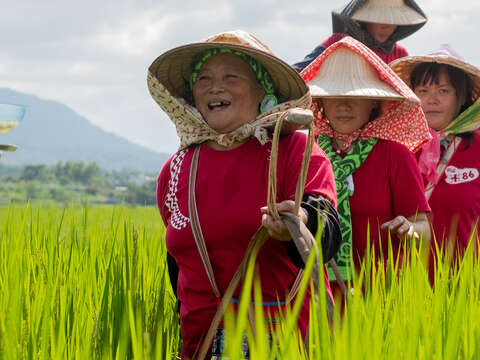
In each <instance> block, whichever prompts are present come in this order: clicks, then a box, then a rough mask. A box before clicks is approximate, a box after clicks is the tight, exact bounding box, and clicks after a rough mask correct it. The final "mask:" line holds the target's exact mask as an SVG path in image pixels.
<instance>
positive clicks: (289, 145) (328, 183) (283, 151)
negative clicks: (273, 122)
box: [277, 132, 337, 208]
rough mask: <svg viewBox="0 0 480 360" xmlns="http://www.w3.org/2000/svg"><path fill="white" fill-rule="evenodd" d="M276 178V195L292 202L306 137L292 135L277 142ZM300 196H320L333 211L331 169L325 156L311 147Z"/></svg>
mask: <svg viewBox="0 0 480 360" xmlns="http://www.w3.org/2000/svg"><path fill="white" fill-rule="evenodd" d="M280 144H281V145H280V146H279V160H278V164H279V167H278V173H277V174H278V177H279V179H281V180H279V181H278V184H279V189H278V191H279V195H280V197H281V198H283V199H290V200H295V190H296V187H297V179H298V176H299V174H300V171H301V168H302V158H303V152H304V150H305V146H306V144H307V135H306V134H304V133H301V132H296V133H294V134H292V135H289V136H285V137H283V138H282V139H281V140H280ZM304 194H320V195H322V196H324V197H325V198H327V199H328V200H329V201H330V202H331V203H332V204H333V205H334V206H335V208H336V207H337V192H336V187H335V178H334V175H333V170H332V165H331V164H330V160H328V157H327V155H326V154H325V153H324V152H323V150H322V149H320V147H319V146H318V145H317V144H314V146H313V150H312V155H311V158H310V163H309V166H308V173H307V179H306V182H305V190H304Z"/></svg>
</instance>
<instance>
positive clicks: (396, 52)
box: [322, 33, 408, 64]
mask: <svg viewBox="0 0 480 360" xmlns="http://www.w3.org/2000/svg"><path fill="white" fill-rule="evenodd" d="M346 35H347V34H340V33H333V34H332V35H331V36H330V37H329V38H327V39H326V40H324V41H323V42H322V46H325V47H326V48H327V47H329V46H330V45H332V44H334V43H336V42H337V41H339V40H341V39H343V38H344V37H345V36H346ZM370 50H372V51H373V52H374V53H375V54H377V55H378V56H379V57H380V58H381V59H382V60H383V61H385V63H387V64H389V63H391V62H392V61H393V60H396V59H399V58H402V57H405V56H408V51H407V49H405V48H404V47H403V46H402V45H399V44H395V46H394V47H393V50H392V51H391V52H389V53H385V52H383V51H382V50H381V49H378V48H374V49H370Z"/></svg>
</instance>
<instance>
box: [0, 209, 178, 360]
mask: <svg viewBox="0 0 480 360" xmlns="http://www.w3.org/2000/svg"><path fill="white" fill-rule="evenodd" d="M0 229H1V230H0V309H1V310H0V358H2V359H23V358H28V359H37V358H45V359H90V358H102V359H117V358H118V359H130V358H148V359H154V358H155V359H165V358H169V357H171V355H172V354H176V353H177V352H178V349H179V335H178V331H179V329H178V315H177V312H176V310H175V306H176V304H175V303H176V301H175V299H174V296H173V293H172V290H171V287H170V284H169V280H168V273H167V269H166V265H165V246H164V232H165V230H164V227H163V226H162V225H161V220H160V218H159V215H158V211H157V210H156V209H154V208H136V209H127V208H122V207H117V208H115V207H94V208H91V207H89V206H87V205H86V206H85V207H83V208H70V209H59V208H56V207H54V206H50V207H47V208H32V207H31V206H30V205H27V206H26V207H22V206H15V205H11V206H9V207H6V208H5V207H4V208H0Z"/></svg>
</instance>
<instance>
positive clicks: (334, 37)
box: [321, 33, 344, 48]
mask: <svg viewBox="0 0 480 360" xmlns="http://www.w3.org/2000/svg"><path fill="white" fill-rule="evenodd" d="M343 37H344V34H340V33H333V34H332V35H330V37H328V38H326V39H325V40H323V42H322V44H321V45H322V46H325V47H326V48H327V47H329V46H330V45H332V44H335V43H336V42H337V41H339V40H341V39H342V38H343Z"/></svg>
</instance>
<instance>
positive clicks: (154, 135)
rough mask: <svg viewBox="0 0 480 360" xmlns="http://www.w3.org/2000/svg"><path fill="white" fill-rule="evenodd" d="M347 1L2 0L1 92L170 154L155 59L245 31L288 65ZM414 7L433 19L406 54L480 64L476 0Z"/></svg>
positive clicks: (171, 136) (320, 36) (431, 1)
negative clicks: (445, 47)
mask: <svg viewBox="0 0 480 360" xmlns="http://www.w3.org/2000/svg"><path fill="white" fill-rule="evenodd" d="M347 1H348V0H329V1H325V0H323V1H322V0H320V1H319V0H305V1H302V2H292V1H290V0H261V1H259V0H245V1H242V2H239V1H232V0H230V1H229V0H227V1H221V2H220V1H218V0H215V1H213V0H204V1H202V2H201V3H199V2H198V1H193V0H183V1H178V0H162V1H158V0H118V1H109V0H107V1H97V0H83V1H81V2H80V1H73V0H70V1H69V0H45V1H35V0H17V1H8V2H6V3H5V4H2V12H0V43H1V44H2V53H1V54H0V80H1V81H0V86H2V87H3V86H6V87H11V88H13V89H15V90H17V91H23V92H26V93H33V94H36V95H38V96H40V97H44V98H47V99H54V100H57V101H61V102H63V103H65V104H66V105H67V106H70V107H72V108H73V109H74V110H75V111H76V112H78V113H80V114H82V115H84V116H86V117H87V118H88V119H89V120H90V121H92V122H93V123H95V124H98V125H100V126H102V127H103V128H105V129H107V130H109V131H112V132H114V133H116V134H119V135H123V136H125V137H128V138H129V139H131V140H133V141H135V142H138V143H142V144H144V145H147V146H149V147H152V148H155V149H157V150H160V151H165V152H173V151H175V149H176V147H177V145H178V140H177V138H176V134H175V129H174V126H173V124H171V122H170V121H169V120H168V118H167V117H166V115H165V114H163V113H162V111H161V110H160V109H159V107H158V106H157V105H156V104H155V103H154V101H153V100H152V99H151V98H150V95H149V94H148V91H147V88H146V71H147V68H148V66H149V65H150V63H151V62H152V61H153V60H154V59H155V58H156V57H157V56H158V55H160V54H161V53H163V52H165V51H167V50H169V49H171V48H173V47H176V46H179V45H183V44H186V43H191V42H196V41H200V40H202V39H204V38H206V37H207V36H209V35H212V34H215V33H219V32H221V31H226V30H234V29H244V30H246V31H249V32H252V33H254V34H255V35H257V36H258V37H259V39H260V40H262V41H263V42H265V43H266V44H267V45H268V46H269V47H270V48H271V49H272V50H273V51H274V52H275V53H276V54H277V55H278V56H279V57H281V58H282V59H284V60H285V61H287V62H288V63H292V62H295V61H298V60H300V59H301V58H303V56H304V55H305V54H307V53H308V52H310V51H311V50H312V49H313V48H314V47H315V46H317V45H318V44H319V43H320V42H321V41H322V40H324V39H325V38H326V37H327V36H329V35H330V33H331V15H330V12H331V10H332V9H334V8H337V7H339V6H341V5H343V4H344V3H346V2H347ZM417 2H418V3H419V4H420V6H421V7H422V8H423V9H424V10H425V12H426V13H427V15H428V17H429V21H428V23H427V24H426V25H425V26H424V27H423V28H422V29H421V30H420V31H418V32H417V33H415V34H414V35H412V36H411V37H409V38H407V39H405V40H404V41H402V42H401V43H402V44H403V45H404V46H406V47H407V49H408V50H409V51H410V53H411V54H425V53H426V52H428V51H430V50H433V49H435V48H437V47H438V46H439V45H440V44H441V43H450V44H451V45H452V46H453V47H454V48H455V49H456V50H457V51H458V52H459V53H460V54H461V55H462V56H464V57H465V58H466V59H467V60H469V61H470V62H472V63H473V64H477V65H480V49H479V48H478V47H477V46H476V45H475V44H473V43H472V38H474V37H475V36H476V34H477V32H478V29H479V25H478V19H479V18H480V2H478V0H462V1H458V2H456V3H452V1H451V0H418V1H417ZM453 5H455V6H453ZM0 100H1V99H0Z"/></svg>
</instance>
